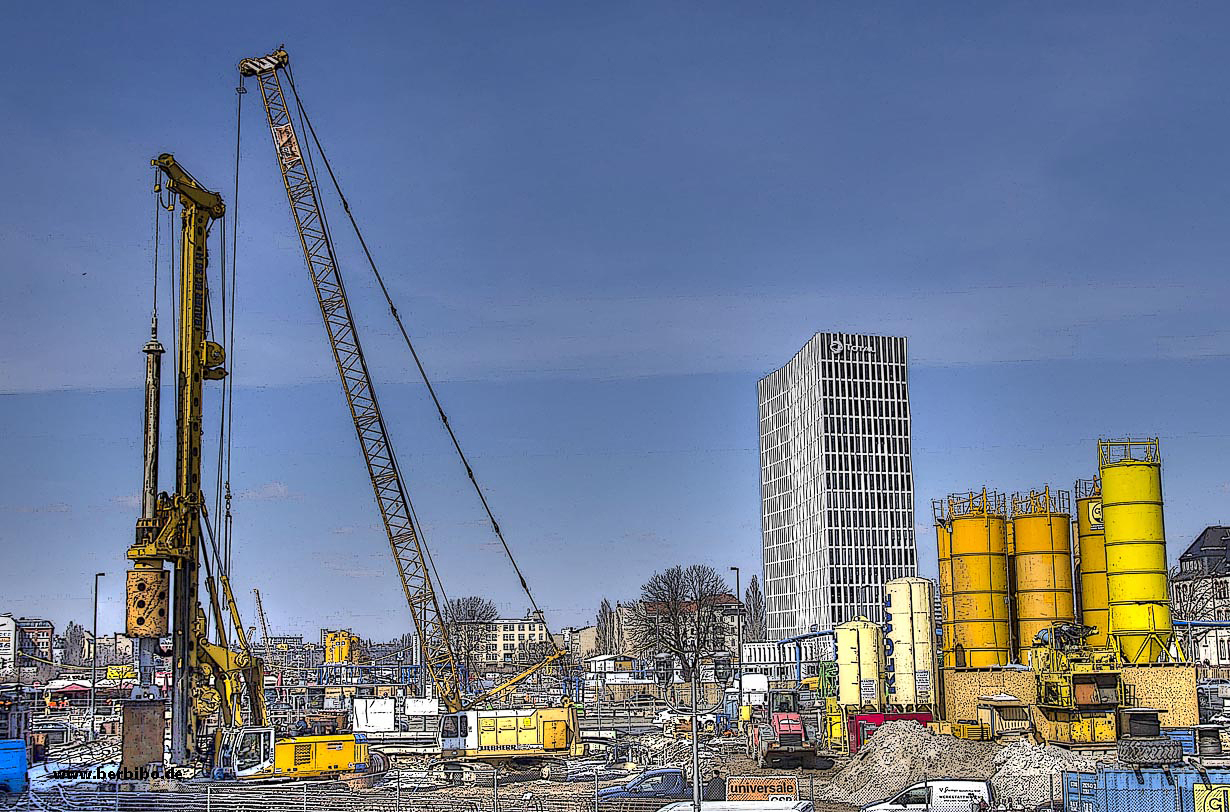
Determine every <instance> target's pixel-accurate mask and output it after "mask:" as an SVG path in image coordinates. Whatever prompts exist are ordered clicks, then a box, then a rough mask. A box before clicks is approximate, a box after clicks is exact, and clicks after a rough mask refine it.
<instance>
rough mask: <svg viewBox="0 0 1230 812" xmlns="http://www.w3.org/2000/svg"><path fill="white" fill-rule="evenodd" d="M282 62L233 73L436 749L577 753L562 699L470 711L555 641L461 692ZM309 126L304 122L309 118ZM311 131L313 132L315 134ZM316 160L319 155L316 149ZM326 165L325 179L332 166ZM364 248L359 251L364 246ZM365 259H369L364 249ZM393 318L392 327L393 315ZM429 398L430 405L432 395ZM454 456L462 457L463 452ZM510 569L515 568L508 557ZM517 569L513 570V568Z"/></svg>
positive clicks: (280, 55)
mask: <svg viewBox="0 0 1230 812" xmlns="http://www.w3.org/2000/svg"><path fill="white" fill-rule="evenodd" d="M289 69H290V57H289V56H288V54H287V53H286V51H285V50H284V49H278V50H276V51H274V52H273V53H271V54H269V55H267V56H261V57H254V58H249V59H244V60H242V61H241V62H240V63H239V73H240V76H241V77H251V78H255V79H256V81H257V83H258V85H259V87H260V93H261V98H262V100H263V102H264V107H265V113H266V119H267V123H268V125H269V130H270V133H271V134H272V136H273V145H274V150H275V153H276V156H277V162H278V168H279V169H280V171H281V174H282V181H283V185H284V187H285V190H286V196H287V200H288V201H289V203H290V210H291V215H292V217H293V218H294V222H295V228H296V230H297V232H298V235H299V243H300V247H301V248H302V250H303V256H304V259H305V261H306V264H307V268H308V271H309V274H310V276H311V279H312V284H313V287H314V288H315V291H316V297H317V302H318V304H319V305H320V314H321V317H322V318H323V320H324V325H325V331H326V332H327V334H328V337H329V343H330V345H331V347H332V349H333V357H334V361H335V362H336V365H337V371H338V375H339V376H340V378H341V382H342V388H343V390H344V392H345V395H346V402H347V405H348V407H349V409H350V415H351V418H352V420H353V423H354V427H355V433H356V434H357V436H358V439H359V445H360V446H361V448H362V451H363V457H364V460H365V462H366V464H367V470H368V475H369V477H370V480H371V484H372V489H373V491H374V493H375V496H376V502H377V504H378V506H379V509H380V515H381V518H382V520H383V523H384V528H385V531H386V534H387V536H388V541H389V547H390V549H391V550H392V553H393V561H394V563H395V565H396V567H397V571H398V575H399V576H400V577H401V584H402V590H403V592H404V595H405V598H406V603H407V605H408V607H409V609H410V615H411V617H412V619H413V621H414V626H415V630H416V631H417V633H418V638H419V646H420V649H421V651H422V655H423V658H422V659H423V665H424V668H425V669H426V673H427V676H428V679H429V680H430V683H431V685H432V687H433V688H434V691H435V695H436V697H437V698H438V699H439V700H440V702H441V703H443V705H444V707H445V709H446V710H447V713H446V715H444V716H443V717H442V718H441V727H440V739H441V751H442V754H443V755H444V757H446V758H456V759H459V760H490V761H510V760H525V759H535V758H541V757H557V756H564V755H580V754H581V753H582V752H583V745H581V743H580V736H579V727H578V724H577V716H576V712H575V710H574V709H573V708H572V707H571V705H569V704H565V705H564V706H562V707H521V708H507V709H502V710H493V709H488V708H483V709H481V710H480V709H479V708H482V706H484V705H485V704H488V701H489V700H490V699H491V698H492V697H493V696H498V695H502V694H505V693H506V692H509V691H511V689H512V688H513V687H515V686H516V685H517V684H519V683H521V682H522V681H523V680H525V679H527V678H528V677H530V676H531V675H533V674H536V673H538V672H540V671H541V670H542V669H544V668H547V667H549V666H550V665H551V664H552V663H554V662H556V661H557V660H559V659H560V658H561V657H562V656H563V654H564V652H562V651H561V650H559V649H558V648H557V647H555V646H554V645H552V649H553V651H552V652H551V653H550V654H548V655H547V656H546V657H545V658H544V659H543V660H542V661H541V662H538V663H536V664H534V665H532V666H530V667H529V668H528V669H526V670H525V671H523V672H521V673H520V674H516V675H514V676H512V677H511V678H509V679H508V680H506V681H504V682H503V683H501V684H500V685H497V686H496V687H495V688H493V689H491V690H490V691H487V692H486V693H484V694H482V695H479V696H475V697H469V698H467V697H465V696H463V693H462V688H461V679H460V670H459V668H458V664H457V657H456V655H455V654H454V651H453V648H452V646H451V645H450V642H449V628H448V623H447V621H446V617H445V615H444V613H443V612H442V611H441V606H440V600H439V598H438V597H437V589H436V587H435V586H434V585H433V583H432V577H431V573H430V571H429V568H428V555H427V550H426V546H425V544H424V542H423V539H422V534H421V533H420V532H419V528H418V526H417V521H416V519H415V514H414V510H413V507H412V505H411V502H410V498H409V494H408V492H407V489H406V485H405V482H404V480H403V478H402V472H401V468H400V467H399V466H398V463H397V460H396V457H395V455H394V452H393V444H392V442H391V441H390V439H389V433H388V429H387V426H386V424H385V421H384V417H383V415H382V414H381V411H380V405H379V402H378V400H377V397H376V391H375V388H374V386H373V384H372V378H371V375H370V373H369V371H368V368H367V361H366V359H365V358H364V355H363V349H362V345H361V344H360V341H359V334H358V330H357V328H356V325H355V320H354V316H353V314H352V313H351V309H350V303H349V301H348V299H347V297H346V289H345V286H344V284H343V281H342V277H341V274H340V272H339V270H338V264H337V257H336V252H335V251H334V247H333V241H332V239H331V237H330V233H329V228H328V224H327V220H326V216H325V212H324V210H323V208H322V207H321V205H320V200H319V198H318V195H317V191H316V189H317V185H316V180H315V170H314V167H313V166H312V165H311V161H309V160H307V156H306V155H305V152H304V150H303V149H302V147H301V144H302V143H303V142H302V141H301V139H300V134H299V133H298V132H297V131H296V129H295V121H294V116H293V114H292V110H291V107H290V103H289V100H288V98H287V95H286V93H285V92H284V87H283V77H284V76H285V78H286V80H287V85H288V86H289V87H290V90H291V93H292V95H293V96H294V98H295V100H296V105H297V107H298V112H299V113H300V115H302V114H303V110H302V106H301V105H299V104H298V94H297V92H296V91H295V88H294V79H293V76H291V75H290V72H289ZM241 81H242V79H241ZM304 120H306V117H305V118H304ZM308 127H309V129H310V127H311V123H310V120H309V121H308ZM312 135H313V138H314V137H315V134H314V133H313V134H312ZM317 151H318V152H319V150H317ZM321 158H322V160H324V155H323V153H321ZM326 168H328V165H327V162H326ZM329 172H330V176H331V177H332V170H331V169H330V170H329ZM343 205H344V207H345V208H346V211H347V213H348V214H349V213H350V209H349V204H346V203H345V201H344V200H343ZM360 239H361V237H360ZM364 250H365V251H366V244H364ZM368 256H369V259H370V254H369V255H368ZM373 267H374V266H373ZM390 306H391V303H390ZM391 309H392V311H393V315H394V318H397V314H396V309H395V308H392V307H391ZM398 321H399V326H400V319H398ZM403 334H404V328H403ZM408 342H409V339H408V337H407V343H408ZM416 361H417V356H416ZM433 397H434V393H433ZM436 405H437V408H439V402H438V401H437V402H436ZM440 416H441V419H442V420H443V421H444V423H445V426H446V427H447V426H448V424H447V419H446V418H445V417H444V413H443V410H442V409H441V410H440ZM449 432H450V436H451V437H452V439H453V442H454V446H455V448H456V450H457V451H458V453H459V454H460V452H461V448H460V446H459V445H457V441H456V437H455V436H454V435H452V433H451V432H452V430H451V428H450V429H449ZM462 457H463V459H464V455H462ZM466 469H467V473H468V474H469V476H470V478H471V480H473V478H474V475H473V471H472V470H470V468H469V465H468V464H467V465H466ZM480 497H481V492H480ZM484 506H486V501H485V499H484ZM488 512H490V510H489V508H488ZM492 521H493V525H494V526H495V528H496V532H497V534H499V527H498V525H496V524H495V523H494V519H493V520H492ZM501 541H502V536H501ZM510 558H511V555H510ZM513 566H514V567H516V562H515V561H514V562H513ZM518 575H519V576H520V571H519V570H518ZM521 583H522V586H523V587H524V588H525V589H526V592H527V594H528V592H529V589H528V586H526V584H525V579H524V577H522V578H521ZM531 600H532V598H531Z"/></svg>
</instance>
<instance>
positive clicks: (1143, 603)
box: [1098, 439, 1173, 663]
mask: <svg viewBox="0 0 1230 812" xmlns="http://www.w3.org/2000/svg"><path fill="white" fill-rule="evenodd" d="M1098 472H1099V473H1100V474H1101V477H1102V520H1103V524H1104V525H1105V530H1106V597H1107V603H1108V605H1109V607H1110V633H1111V638H1112V642H1113V643H1114V645H1115V647H1116V648H1118V649H1119V653H1120V654H1121V655H1122V656H1123V659H1125V660H1126V661H1127V662H1129V663H1153V662H1157V661H1158V660H1159V659H1161V657H1162V655H1163V654H1165V653H1166V652H1167V651H1168V650H1169V648H1170V642H1171V638H1172V637H1173V629H1172V626H1171V622H1170V595H1169V592H1168V586H1167V578H1166V529H1165V526H1164V524H1163V521H1162V458H1161V453H1160V450H1159V447H1158V441H1157V440H1156V439H1150V440H1099V441H1098Z"/></svg>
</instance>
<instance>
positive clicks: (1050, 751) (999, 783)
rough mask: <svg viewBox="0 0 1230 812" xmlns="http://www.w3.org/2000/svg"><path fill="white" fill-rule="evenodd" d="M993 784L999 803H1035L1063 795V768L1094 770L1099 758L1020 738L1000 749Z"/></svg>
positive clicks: (995, 761)
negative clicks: (1095, 759) (1032, 742)
mask: <svg viewBox="0 0 1230 812" xmlns="http://www.w3.org/2000/svg"><path fill="white" fill-rule="evenodd" d="M993 764H994V767H995V774H994V775H993V776H992V777H991V784H992V786H994V787H995V797H996V798H997V799H998V800H999V801H1000V803H1011V804H1013V805H1027V806H1036V805H1038V804H1040V803H1043V802H1044V801H1046V800H1047V797H1048V796H1049V797H1051V798H1052V799H1055V798H1060V797H1062V795H1063V775H1062V774H1063V771H1064V770H1077V771H1081V772H1092V771H1093V770H1095V769H1097V762H1096V761H1094V760H1093V759H1091V758H1087V757H1085V756H1080V755H1077V754H1075V753H1072V752H1069V751H1067V750H1064V749H1063V748H1062V747H1054V746H1052V745H1046V746H1041V745H1037V744H1031V743H1030V742H1027V741H1018V742H1014V743H1013V744H1010V745H1008V746H1007V747H1005V748H1003V749H1002V750H1000V751H999V752H998V753H996V755H995V760H994V762H993Z"/></svg>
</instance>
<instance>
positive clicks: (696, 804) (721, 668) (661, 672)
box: [654, 635, 732, 812]
mask: <svg viewBox="0 0 1230 812" xmlns="http://www.w3.org/2000/svg"><path fill="white" fill-rule="evenodd" d="M700 654H701V647H700V638H699V635H698V636H697V645H696V652H695V655H694V657H695V659H694V660H693V666H692V696H691V699H692V701H691V703H690V706H689V707H686V708H685V707H683V706H682V705H676V704H675V703H673V702H671V701H670V700H666V707H668V708H669V709H670V710H671V712H672V713H678V714H690V715H691V717H692V809H693V812H699V810H700V806H701V775H700V720H699V716H700V715H701V714H706V713H713V712H714V711H716V710H717V709H718V708H720V707H722V704H723V701H722V700H719V701H718V703H717V704H716V705H713V706H712V707H708V708H702V707H700V696H699V693H698V692H699V686H698V685H697V683H698V676H699V672H700ZM712 659H713V681H714V682H716V683H718V684H720V685H722V686H725V685H726V684H727V683H728V682H729V681H730V677H731V671H732V669H731V667H730V654H728V653H726V652H724V651H716V652H713V658H712ZM655 660H656V661H655V663H654V671H655V675H656V676H657V678H658V682H659V683H661V685H662V687H663V691H662V693H663V695H664V696H665V694H666V690H665V688H666V685H667V683H669V682H670V680H671V679H672V677H673V676H674V669H675V662H674V660H675V658H674V656H673V655H670V654H659V655H657V657H656V658H655ZM680 661H681V662H682V658H680Z"/></svg>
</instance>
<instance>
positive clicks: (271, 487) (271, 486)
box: [235, 481, 301, 502]
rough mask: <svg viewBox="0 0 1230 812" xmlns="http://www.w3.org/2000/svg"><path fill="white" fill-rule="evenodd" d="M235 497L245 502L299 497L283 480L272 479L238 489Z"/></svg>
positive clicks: (277, 500)
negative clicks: (244, 488)
mask: <svg viewBox="0 0 1230 812" xmlns="http://www.w3.org/2000/svg"><path fill="white" fill-rule="evenodd" d="M235 498H236V499H240V500H243V501H247V502H283V501H286V500H289V499H299V498H301V497H300V495H299V494H297V493H292V492H291V490H290V488H288V487H286V483H285V482H277V481H274V482H266V483H264V484H263V485H257V486H256V487H255V488H250V489H248V490H243V491H240V492H239V494H238V495H237V496H236V497H235Z"/></svg>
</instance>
